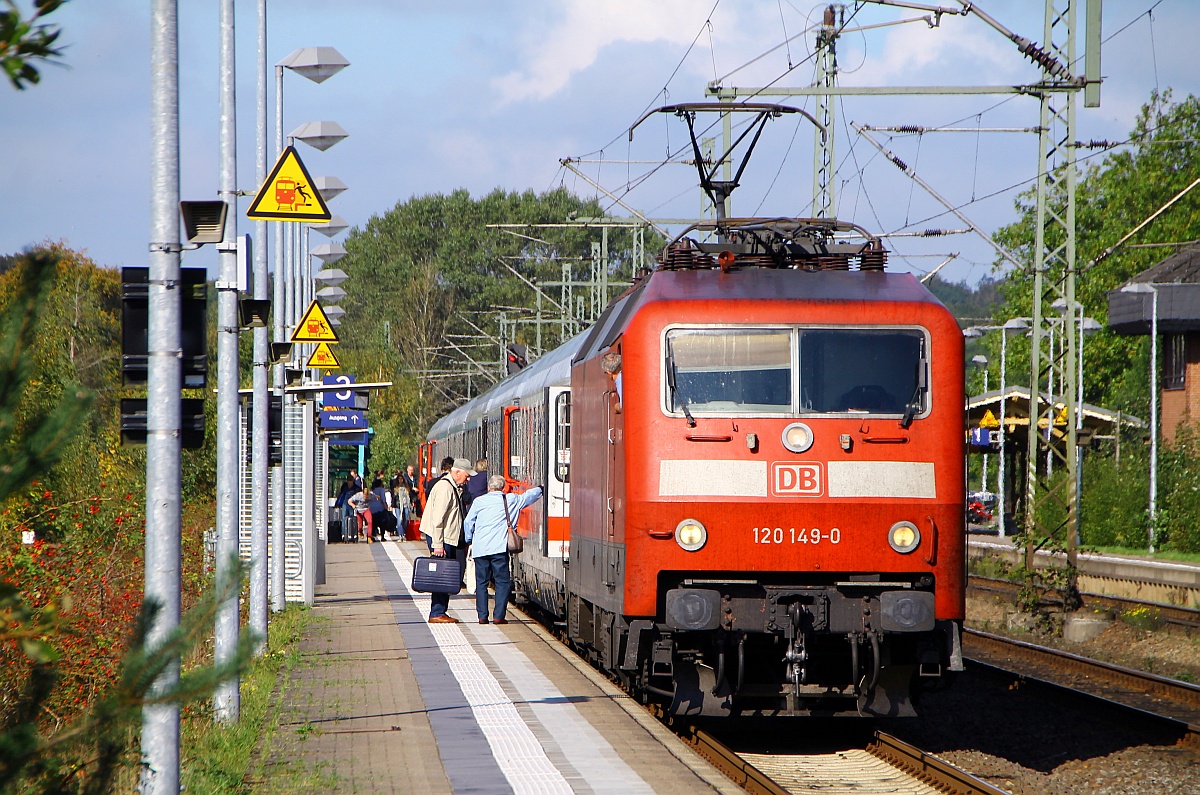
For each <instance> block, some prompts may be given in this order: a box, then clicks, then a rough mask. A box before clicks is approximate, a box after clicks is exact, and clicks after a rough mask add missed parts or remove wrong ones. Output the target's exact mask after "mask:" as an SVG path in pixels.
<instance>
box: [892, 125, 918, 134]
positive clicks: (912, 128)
mask: <svg viewBox="0 0 1200 795" xmlns="http://www.w3.org/2000/svg"><path fill="white" fill-rule="evenodd" d="M923 129H924V128H923V127H918V126H917V125H915V124H900V125H898V126H896V128H895V130H896V132H902V133H919V132H921V131H922V130H923Z"/></svg>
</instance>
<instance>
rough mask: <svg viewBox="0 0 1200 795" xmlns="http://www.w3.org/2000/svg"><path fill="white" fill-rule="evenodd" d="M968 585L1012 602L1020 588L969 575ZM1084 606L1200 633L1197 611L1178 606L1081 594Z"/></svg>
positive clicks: (1048, 597)
mask: <svg viewBox="0 0 1200 795" xmlns="http://www.w3.org/2000/svg"><path fill="white" fill-rule="evenodd" d="M967 586H968V588H969V589H970V590H972V591H975V592H976V593H994V594H997V595H1000V596H1004V597H1006V598H1009V599H1015V598H1016V595H1017V591H1018V589H1019V588H1020V586H1019V585H1018V584H1017V583H1013V582H1009V581H1008V580H998V579H995V578H992V577H981V576H979V575H975V574H972V575H971V576H970V577H969V578H968V580H967ZM1081 595H1082V596H1083V600H1084V603H1085V604H1086V605H1087V606H1089V607H1103V608H1106V609H1110V610H1117V611H1121V612H1129V611H1131V610H1136V609H1146V610H1151V611H1154V612H1155V613H1156V614H1157V616H1158V618H1159V619H1160V620H1161V621H1162V622H1163V623H1164V624H1170V625H1172V626H1177V627H1182V628H1184V629H1187V630H1200V610H1198V609H1196V608H1191V607H1180V606H1178V605H1167V604H1162V603H1161V602H1147V601H1144V600H1140V599H1129V598H1126V597H1122V596H1105V595H1103V594H1095V593H1086V592H1085V593H1083V594H1081ZM1043 599H1044V600H1045V601H1046V602H1047V603H1048V604H1056V605H1061V604H1062V601H1061V600H1059V599H1057V598H1056V597H1055V596H1054V595H1053V594H1047V595H1046V596H1044V597H1043Z"/></svg>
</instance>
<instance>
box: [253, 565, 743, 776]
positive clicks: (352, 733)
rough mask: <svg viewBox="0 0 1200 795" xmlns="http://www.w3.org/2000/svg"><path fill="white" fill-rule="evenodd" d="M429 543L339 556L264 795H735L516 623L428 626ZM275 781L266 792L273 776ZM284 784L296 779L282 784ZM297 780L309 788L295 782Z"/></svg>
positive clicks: (587, 672) (319, 603) (453, 609)
mask: <svg viewBox="0 0 1200 795" xmlns="http://www.w3.org/2000/svg"><path fill="white" fill-rule="evenodd" d="M423 554H425V546H424V544H423V543H421V542H414V541H401V542H391V541H385V542H383V543H376V544H363V543H359V544H334V545H330V546H329V547H328V548H327V551H326V580H327V582H326V584H325V585H324V586H320V587H319V589H318V592H317V597H316V602H315V605H314V608H313V609H314V610H315V611H317V613H318V614H320V615H321V616H323V617H324V618H325V620H323V621H319V622H317V623H316V624H315V628H314V630H313V632H311V633H309V634H307V635H306V636H305V637H304V639H303V640H302V641H301V654H302V657H303V659H302V662H301V663H300V664H299V665H297V666H296V668H295V669H294V671H293V673H292V675H291V677H290V680H289V681H287V682H281V683H280V698H281V703H282V705H283V710H282V715H281V718H280V727H279V732H278V733H277V739H276V740H275V741H274V742H272V745H271V748H270V749H269V752H268V759H267V765H266V770H267V776H266V777H265V781H264V782H263V783H264V784H265V786H264V787H261V788H259V789H258V790H256V791H268V792H276V791H280V792H282V791H288V792H296V791H309V792H337V793H392V792H395V793H406V794H407V795H411V794H413V793H430V794H431V795H437V794H439V793H488V795H497V794H499V793H596V794H597V795H600V794H602V793H612V794H613V795H635V794H637V793H664V794H666V793H678V794H679V795H683V794H684V793H688V794H689V795H690V794H691V793H702V792H720V793H730V794H731V795H732V793H740V792H742V790H741V789H740V788H738V787H736V786H735V785H734V784H733V783H732V782H731V781H729V779H728V778H726V777H725V776H723V775H721V773H719V772H718V771H717V770H716V769H715V768H713V767H712V766H711V765H709V764H708V763H707V762H706V761H704V760H703V759H702V758H701V757H699V756H698V755H696V754H695V753H694V752H693V751H692V750H691V749H690V748H688V747H687V746H686V745H684V744H683V743H682V742H681V741H680V740H679V739H678V738H676V737H675V736H674V735H673V734H671V732H670V731H669V730H667V729H666V728H665V727H663V726H662V725H661V724H659V723H658V722H657V721H655V720H654V719H653V718H652V717H651V716H650V715H649V713H647V712H646V711H645V710H644V709H643V708H642V707H640V706H639V705H638V704H637V703H635V702H634V701H633V700H632V699H630V698H629V697H628V696H626V695H625V694H624V693H622V692H621V691H620V690H618V689H617V688H616V687H615V686H613V685H612V684H611V683H610V682H609V681H608V680H606V679H605V678H604V677H602V676H601V675H600V674H599V673H598V672H596V671H594V670H593V669H592V668H590V667H589V666H588V665H587V664H586V663H584V662H583V661H582V660H580V659H579V658H577V657H576V656H575V655H574V654H573V653H572V652H570V651H569V650H568V649H566V648H564V647H563V646H562V645H561V644H559V643H558V641H556V640H555V639H554V638H553V637H551V636H550V635H549V634H548V633H547V632H546V631H545V630H544V629H543V628H542V627H541V626H540V625H538V624H535V623H533V622H532V621H531V620H529V619H528V618H527V617H526V616H524V615H523V614H522V613H521V612H520V611H519V610H516V609H514V608H513V607H512V606H510V607H509V611H508V619H509V622H510V623H508V624H507V625H504V626H496V625H495V624H488V625H480V624H479V623H478V619H477V617H476V614H475V597H474V596H473V595H471V594H467V593H465V592H464V593H462V594H459V595H457V596H453V597H451V601H450V615H452V616H454V617H456V618H458V619H460V620H461V622H462V623H459V624H429V623H427V622H426V617H427V616H428V614H429V596H428V595H427V594H419V593H414V592H413V591H411V590H410V588H409V584H410V583H411V579H412V564H411V560H412V558H414V557H417V556H418V555H423ZM272 769H274V770H277V771H279V773H280V775H278V776H272V775H271V772H270V771H271V770H272ZM285 771H287V772H288V775H282V774H283V773H284V772H285ZM298 773H299V774H300V775H298Z"/></svg>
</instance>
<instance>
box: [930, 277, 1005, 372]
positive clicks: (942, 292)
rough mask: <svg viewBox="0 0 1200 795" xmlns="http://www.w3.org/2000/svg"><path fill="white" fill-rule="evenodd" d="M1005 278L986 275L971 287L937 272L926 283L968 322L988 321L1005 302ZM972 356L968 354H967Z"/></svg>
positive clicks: (952, 310)
mask: <svg viewBox="0 0 1200 795" xmlns="http://www.w3.org/2000/svg"><path fill="white" fill-rule="evenodd" d="M1003 284H1004V282H1003V281H1002V280H998V279H995V278H993V277H991V276H984V277H983V278H982V279H980V280H979V284H977V285H976V286H975V287H971V286H970V285H968V284H967V283H966V282H948V281H945V280H943V279H942V278H941V277H939V276H934V277H933V278H932V279H930V280H929V281H928V282H927V283H926V285H925V286H926V287H928V288H929V291H930V292H931V293H933V294H934V295H936V296H937V298H938V300H939V301H941V302H942V303H943V304H945V305H946V308H947V309H949V310H950V312H951V313H952V314H953V315H954V316H955V317H956V318H958V320H959V322H961V323H962V324H963V325H965V326H970V325H987V324H989V323H990V321H991V318H992V316H993V315H994V314H995V313H996V310H997V309H999V308H1000V306H1001V305H1002V303H1003V300H1004V299H1003V296H1002V295H1001V292H1000V290H1001V287H1002V286H1003ZM968 358H969V357H968Z"/></svg>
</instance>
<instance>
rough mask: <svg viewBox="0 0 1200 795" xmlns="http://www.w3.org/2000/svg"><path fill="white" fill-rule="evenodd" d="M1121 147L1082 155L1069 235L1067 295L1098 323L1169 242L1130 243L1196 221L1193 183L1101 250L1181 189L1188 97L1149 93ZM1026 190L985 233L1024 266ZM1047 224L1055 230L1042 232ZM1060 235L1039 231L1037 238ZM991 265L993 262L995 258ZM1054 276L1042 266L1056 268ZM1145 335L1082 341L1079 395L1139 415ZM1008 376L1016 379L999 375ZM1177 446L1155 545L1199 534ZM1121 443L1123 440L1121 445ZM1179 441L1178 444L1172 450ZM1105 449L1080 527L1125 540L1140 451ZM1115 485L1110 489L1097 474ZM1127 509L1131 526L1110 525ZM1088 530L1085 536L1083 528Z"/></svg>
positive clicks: (1016, 357)
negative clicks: (1113, 293) (1007, 220)
mask: <svg viewBox="0 0 1200 795" xmlns="http://www.w3.org/2000/svg"><path fill="white" fill-rule="evenodd" d="M1129 141H1130V143H1129V145H1128V146H1126V147H1121V148H1120V149H1118V150H1117V151H1114V152H1112V153H1109V154H1107V155H1105V156H1104V159H1103V161H1102V162H1100V163H1099V164H1094V165H1084V166H1083V168H1082V173H1081V175H1080V178H1079V181H1078V186H1077V193H1076V202H1077V203H1076V244H1077V262H1078V267H1079V268H1080V271H1079V275H1078V277H1077V280H1076V298H1077V300H1079V301H1080V302H1081V303H1083V305H1084V308H1085V312H1086V314H1087V315H1089V316H1091V317H1094V318H1096V319H1097V320H1099V321H1100V322H1101V324H1102V325H1103V324H1104V323H1105V321H1106V320H1107V317H1108V301H1107V293H1108V292H1109V291H1110V290H1113V289H1116V288H1117V287H1118V286H1119V285H1120V284H1122V283H1123V282H1125V281H1127V280H1128V279H1129V278H1130V277H1132V276H1133V275H1135V274H1137V273H1139V272H1141V271H1143V270H1146V269H1147V268H1150V267H1151V266H1153V265H1155V264H1156V263H1158V262H1160V261H1162V260H1163V259H1165V258H1166V257H1167V256H1168V255H1169V254H1171V253H1173V252H1174V251H1176V250H1178V246H1148V247H1140V246H1137V245H1136V244H1148V243H1168V244H1170V243H1181V242H1186V241H1192V240H1195V239H1196V237H1197V231H1196V230H1197V228H1200V225H1198V223H1197V222H1198V221H1200V190H1193V191H1192V192H1190V193H1188V194H1187V195H1186V196H1184V197H1183V198H1182V199H1180V200H1179V201H1178V202H1176V203H1175V204H1174V205H1172V206H1171V208H1170V209H1168V210H1167V211H1166V212H1164V213H1163V214H1162V215H1160V216H1159V217H1158V218H1156V219H1155V220H1154V221H1153V222H1152V223H1151V224H1149V225H1148V226H1147V227H1146V228H1145V229H1144V230H1143V231H1141V232H1140V233H1139V234H1138V235H1136V236H1134V237H1133V238H1132V239H1131V240H1130V241H1128V243H1127V244H1125V245H1124V246H1123V247H1121V248H1117V249H1116V250H1115V251H1114V252H1113V253H1112V254H1111V255H1109V256H1106V257H1101V255H1102V254H1103V253H1104V252H1105V251H1106V250H1107V249H1108V248H1109V247H1112V246H1114V245H1115V244H1116V243H1117V241H1118V240H1120V239H1121V238H1122V237H1124V236H1125V235H1126V234H1127V233H1129V232H1130V231H1131V230H1132V229H1134V228H1135V227H1136V226H1137V225H1138V224H1140V223H1142V222H1143V221H1144V220H1145V219H1146V218H1148V217H1149V216H1150V215H1151V214H1152V213H1154V212H1155V211H1157V210H1158V209H1159V208H1161V207H1162V206H1163V205H1164V204H1165V203H1166V202H1167V201H1168V200H1170V199H1171V198H1172V197H1174V196H1175V195H1176V194H1178V193H1179V192H1181V191H1182V190H1183V189H1184V188H1186V187H1187V186H1188V185H1189V184H1190V183H1191V182H1192V181H1193V180H1194V179H1195V178H1196V175H1197V174H1200V99H1198V98H1197V97H1195V96H1192V95H1188V96H1187V97H1186V98H1185V99H1183V100H1182V101H1179V102H1175V101H1173V99H1172V94H1171V92H1170V91H1169V90H1168V91H1164V92H1162V93H1158V92H1155V93H1153V94H1152V95H1151V96H1150V100H1149V102H1147V103H1146V105H1144V106H1143V107H1142V110H1141V112H1140V113H1139V115H1138V118H1137V121H1136V123H1135V125H1134V129H1133V131H1132V132H1131V133H1130V136H1129ZM1063 184H1064V181H1063V180H1059V181H1057V183H1056V190H1055V192H1053V193H1052V194H1051V195H1050V196H1049V199H1048V200H1049V202H1050V204H1051V207H1052V209H1053V210H1055V211H1061V210H1062V207H1063V198H1064V197H1063V194H1062V186H1063ZM1034 201H1035V196H1034V194H1033V192H1032V191H1030V192H1026V193H1024V194H1022V195H1021V196H1020V197H1019V198H1018V200H1017V211H1018V213H1019V216H1020V217H1019V218H1018V220H1017V221H1016V222H1014V223H1013V224H1010V225H1009V226H1006V227H1004V228H1002V229H1001V230H999V231H998V232H997V234H996V238H997V240H998V241H999V242H1001V243H1002V244H1003V245H1005V246H1006V247H1008V249H1009V250H1010V251H1013V252H1014V253H1016V254H1017V256H1018V257H1019V258H1021V259H1023V260H1024V261H1025V262H1027V263H1029V264H1030V265H1032V262H1033V254H1034V248H1033V247H1034V240H1035V234H1034V233H1035V220H1036V207H1035V204H1034ZM1051 231H1055V230H1053V229H1052V230H1051ZM1060 242H1061V241H1060V240H1055V239H1052V238H1051V239H1048V240H1047V245H1048V246H1051V245H1058V244H1059V243H1060ZM999 267H1000V266H999V263H998V264H997V268H999ZM1056 275H1057V274H1051V276H1052V277H1053V276H1056ZM1032 287H1033V275H1032V270H1030V269H1029V268H1027V269H1025V270H1016V271H1012V272H1011V273H1009V276H1008V279H1007V281H1006V282H1005V286H1004V299H1005V305H1004V307H1003V309H1002V310H1001V311H1000V312H998V313H997V316H996V317H995V321H996V322H997V323H1000V322H1003V321H1004V320H1005V319H1007V318H1010V317H1017V316H1022V315H1028V314H1030V308H1031V306H1032V301H1033V296H1032ZM984 344H985V345H987V346H988V347H989V348H990V349H991V350H993V351H996V350H998V348H999V339H995V340H985V343H984ZM1150 344H1151V343H1150V340H1149V338H1148V337H1122V336H1117V335H1116V334H1113V333H1112V332H1109V331H1107V330H1104V331H1101V332H1100V333H1098V334H1095V335H1093V336H1091V337H1088V338H1087V342H1086V343H1085V344H1084V351H1083V353H1084V373H1085V381H1084V399H1085V400H1086V401H1087V402H1089V403H1094V404H1097V405H1100V406H1104V407H1106V408H1110V409H1119V410H1121V411H1122V412H1125V413H1127V414H1133V415H1135V416H1138V417H1142V418H1147V417H1148V416H1149V411H1150V391H1149V385H1148V384H1147V378H1146V372H1147V370H1148V368H1149V359H1150ZM1008 354H1009V361H1008V372H1009V373H1010V374H1014V373H1028V369H1029V349H1028V342H1027V341H1026V340H1025V339H1023V338H1021V337H1014V338H1010V340H1009V346H1008ZM1010 380H1016V379H1013V378H1011V375H1010ZM1179 444H1180V445H1182V447H1180V448H1179V450H1177V451H1174V452H1170V451H1169V452H1168V453H1167V454H1165V455H1164V456H1163V458H1162V460H1160V468H1159V473H1160V480H1161V483H1162V484H1164V485H1165V484H1171V483H1175V484H1179V486H1180V487H1179V488H1166V487H1164V488H1160V491H1159V494H1160V499H1161V502H1162V505H1161V506H1160V510H1161V513H1162V516H1161V517H1160V522H1161V523H1162V524H1163V525H1164V526H1163V527H1160V528H1159V532H1160V537H1161V539H1162V540H1163V541H1164V545H1165V546H1172V545H1173V546H1175V548H1177V549H1196V548H1200V539H1197V538H1196V535H1197V534H1195V533H1194V532H1191V527H1192V525H1191V524H1190V522H1192V521H1193V520H1194V518H1195V517H1196V516H1200V492H1198V491H1197V490H1196V489H1194V488H1192V481H1194V480H1195V479H1196V477H1195V475H1194V474H1193V473H1192V471H1191V470H1192V469H1193V468H1194V465H1193V464H1192V461H1193V460H1194V458H1193V457H1192V456H1191V455H1190V453H1191V452H1192V451H1193V450H1194V449H1195V442H1194V434H1192V435H1190V436H1187V437H1186V438H1182V439H1181V441H1180V442H1179ZM1125 449H1126V451H1128V449H1129V448H1128V447H1126V448H1125ZM1181 451H1182V452H1181ZM1114 453H1115V447H1112V446H1108V447H1102V448H1100V449H1098V450H1093V451H1091V452H1089V453H1088V455H1087V463H1086V465H1085V467H1084V474H1085V480H1084V488H1083V493H1082V512H1081V528H1082V530H1081V533H1082V536H1083V540H1084V542H1085V543H1114V544H1118V543H1130V542H1131V541H1133V540H1136V539H1138V538H1145V537H1146V523H1147V521H1148V518H1147V513H1146V510H1145V499H1146V498H1145V495H1146V492H1147V487H1146V485H1145V484H1146V481H1147V474H1146V464H1145V460H1144V457H1142V456H1141V455H1140V454H1139V453H1137V452H1135V453H1134V454H1133V455H1132V456H1131V455H1130V454H1129V453H1128V452H1126V453H1123V454H1122V461H1121V462H1120V468H1119V469H1118V462H1117V461H1116V458H1115V455H1114ZM1112 483H1120V484H1122V488H1120V489H1114V488H1111V487H1109V486H1108V485H1106V484H1112ZM1132 517H1137V518H1140V520H1141V521H1140V523H1139V525H1138V526H1135V527H1133V528H1124V529H1122V528H1121V527H1118V525H1119V524H1121V523H1122V522H1124V523H1128V522H1129V521H1130V519H1131V518H1132ZM1093 529H1094V531H1095V532H1094V535H1093Z"/></svg>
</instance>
